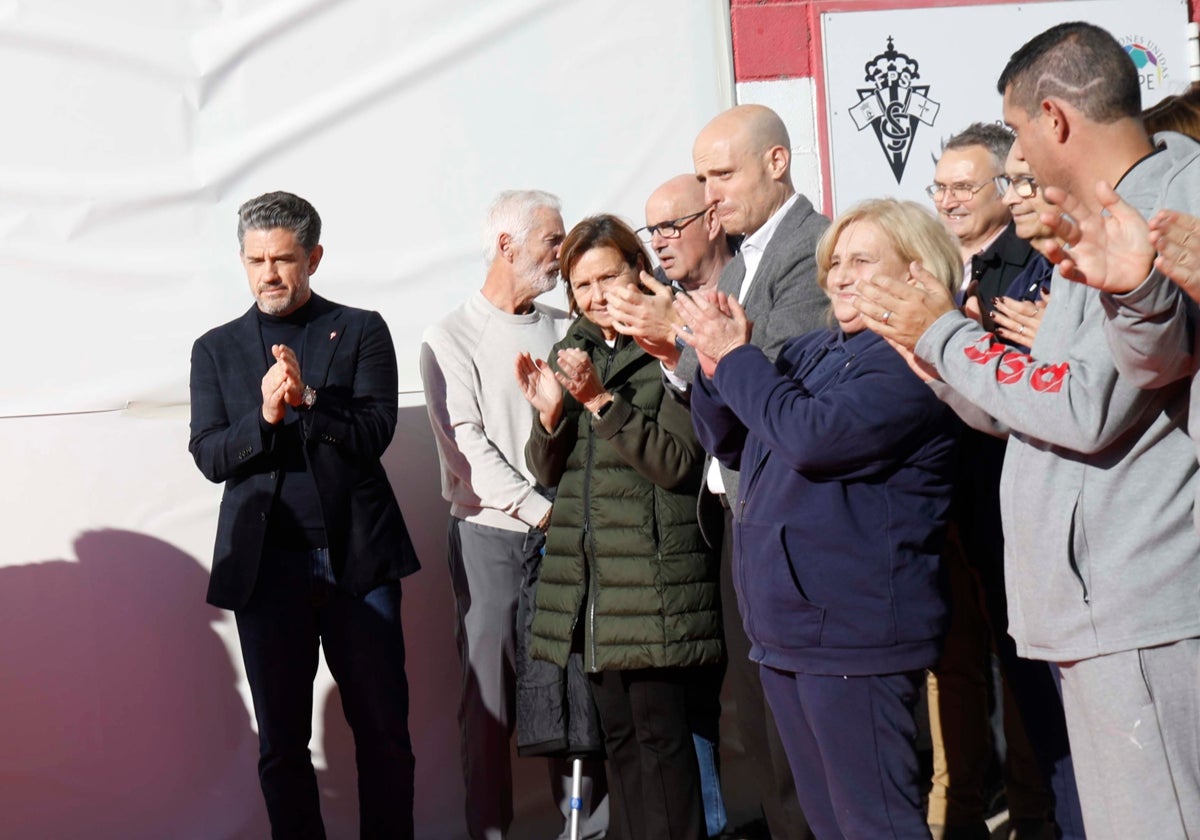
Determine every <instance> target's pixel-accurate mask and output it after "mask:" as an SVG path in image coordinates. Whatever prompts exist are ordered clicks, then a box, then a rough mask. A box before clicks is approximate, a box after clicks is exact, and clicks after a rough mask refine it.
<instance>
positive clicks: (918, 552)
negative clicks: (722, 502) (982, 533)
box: [692, 330, 959, 675]
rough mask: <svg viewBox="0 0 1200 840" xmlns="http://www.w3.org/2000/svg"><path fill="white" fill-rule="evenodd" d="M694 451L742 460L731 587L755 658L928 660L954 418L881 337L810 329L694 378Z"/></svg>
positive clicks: (817, 663) (801, 664)
mask: <svg viewBox="0 0 1200 840" xmlns="http://www.w3.org/2000/svg"><path fill="white" fill-rule="evenodd" d="M692 416H693V421H694V423H695V427H696V434H697V437H698V438H699V440H700V442H701V443H702V444H703V445H704V447H705V449H707V450H708V451H709V452H711V453H713V454H714V455H715V456H716V457H717V458H719V459H720V460H721V461H722V462H723V463H725V464H726V465H727V466H729V467H731V468H734V469H739V470H740V471H741V477H742V488H743V489H742V490H741V491H740V493H739V498H738V502H737V505H736V506H735V509H734V528H735V531H734V583H735V587H736V589H737V593H738V603H739V606H740V607H741V611H742V618H743V621H744V623H745V627H746V633H747V635H748V636H749V637H750V640H751V643H752V647H751V651H750V658H751V659H753V660H755V661H757V662H760V663H762V664H765V665H768V666H770V667H772V668H776V669H779V670H785V671H793V672H797V673H810V674H845V675H866V674H887V673H896V672H900V671H909V670H914V669H918V668H926V667H929V666H932V665H933V664H934V663H935V662H936V660H937V658H938V655H939V652H940V646H941V639H942V635H943V631H944V626H945V621H946V612H947V609H946V602H945V599H944V597H943V593H942V587H941V581H940V575H939V558H940V555H941V552H942V544H943V539H944V535H945V527H946V521H947V515H948V509H949V505H950V496H951V482H952V473H953V466H954V446H955V441H956V437H957V433H958V429H959V423H958V420H957V418H956V417H955V416H954V415H953V413H952V412H951V411H950V409H949V408H948V407H947V406H946V405H945V404H943V403H942V402H941V401H940V400H938V398H937V397H936V396H934V394H933V391H932V390H931V389H930V388H929V387H928V386H927V385H925V384H924V383H923V382H921V381H920V380H919V379H918V378H917V377H916V375H914V374H913V373H912V372H911V371H910V370H909V369H908V366H907V365H906V363H905V362H904V361H903V359H901V357H900V355H899V354H898V353H896V351H894V350H893V349H892V348H891V347H889V346H888V345H887V344H886V343H885V342H884V341H883V339H881V338H879V337H878V336H876V335H874V334H873V333H870V332H868V331H865V330H864V331H863V332H860V333H856V334H854V335H851V336H845V335H844V334H842V333H841V332H840V331H838V332H829V331H823V332H819V333H810V334H808V335H805V336H802V337H800V338H797V339H794V340H792V341H791V342H789V343H788V344H787V345H785V346H784V348H783V350H782V352H781V353H780V356H779V358H778V360H777V361H776V362H775V363H772V362H771V361H769V360H768V359H767V358H766V357H765V356H764V355H763V353H762V351H761V350H759V349H758V348H757V347H754V346H752V345H746V346H744V347H740V348H738V349H736V350H734V351H732V352H731V353H729V354H727V355H726V356H725V357H724V358H723V359H722V360H721V361H720V363H719V364H718V366H717V369H716V373H715V376H714V377H713V379H711V380H710V379H708V378H706V377H705V376H704V375H703V374H702V373H699V374H697V377H696V382H695V385H694V387H693V389H692Z"/></svg>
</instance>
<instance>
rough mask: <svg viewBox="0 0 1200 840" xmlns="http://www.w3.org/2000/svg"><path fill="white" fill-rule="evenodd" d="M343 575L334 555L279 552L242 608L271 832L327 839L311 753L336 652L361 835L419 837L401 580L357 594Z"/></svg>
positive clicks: (267, 556)
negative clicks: (336, 577)
mask: <svg viewBox="0 0 1200 840" xmlns="http://www.w3.org/2000/svg"><path fill="white" fill-rule="evenodd" d="M332 579H333V576H332V572H331V571H330V569H329V552H328V551H326V550H325V549H315V550H311V551H287V550H275V551H267V552H265V553H264V556H263V561H262V567H261V569H260V571H259V578H258V582H257V583H256V584H255V589H254V594H253V595H251V597H250V601H249V603H247V604H246V606H245V607H243V608H242V609H240V610H237V611H236V612H235V613H234V615H235V617H236V618H237V627H238V638H239V640H240V641H241V648H242V659H243V660H244V662H245V665H246V677H247V680H248V682H249V683H250V693H251V695H252V696H253V698H254V716H255V718H256V719H257V721H258V743H259V761H258V775H259V783H260V784H261V786H262V791H263V797H264V798H265V800H266V804H267V815H268V816H269V817H270V819H271V836H272V837H273V838H276V840H284V839H285V838H286V840H292V839H293V838H323V837H324V836H325V829H324V826H323V825H322V822H321V809H320V803H319V796H318V793H317V780H316V774H315V773H314V772H313V766H312V760H311V758H310V756H309V750H308V742H309V739H310V738H311V737H312V711H313V678H314V677H315V676H316V673H317V655H318V650H319V648H324V651H325V661H326V662H327V663H328V664H329V670H330V672H331V673H332V674H333V678H334V680H335V681H336V682H337V685H338V689H339V691H340V692H341V696H342V708H343V710H344V712H345V715H346V722H347V723H349V724H350V729H351V730H352V731H353V733H354V747H355V753H356V758H357V763H358V802H359V825H360V836H361V837H363V838H388V840H393V838H394V839H395V840H403V839H404V838H411V837H412V836H413V771H414V761H413V752H412V742H411V740H410V739H409V733H408V682H407V680H406V679H405V674H404V634H403V631H402V630H401V626H400V583H399V582H396V583H391V584H386V585H384V586H380V587H378V588H376V589H373V590H371V591H370V592H368V593H367V594H366V595H363V596H362V597H359V598H356V597H354V596H351V595H348V594H346V593H345V592H342V591H341V590H340V589H338V588H337V587H336V586H335V585H334V584H333V583H332Z"/></svg>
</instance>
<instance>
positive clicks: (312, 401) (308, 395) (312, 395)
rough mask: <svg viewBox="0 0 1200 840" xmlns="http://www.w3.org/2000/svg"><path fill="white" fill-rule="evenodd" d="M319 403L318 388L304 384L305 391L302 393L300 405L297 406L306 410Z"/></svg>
mask: <svg viewBox="0 0 1200 840" xmlns="http://www.w3.org/2000/svg"><path fill="white" fill-rule="evenodd" d="M316 404H317V389H316V388H314V387H313V386H311V385H305V386H304V393H303V394H301V395H300V405H298V406H296V407H297V408H301V409H304V410H308V409H310V408H312V407H313V406H314V405H316Z"/></svg>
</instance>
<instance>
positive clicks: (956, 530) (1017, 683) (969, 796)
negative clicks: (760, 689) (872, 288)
mask: <svg viewBox="0 0 1200 840" xmlns="http://www.w3.org/2000/svg"><path fill="white" fill-rule="evenodd" d="M1012 144H1013V136H1012V133H1011V132H1009V131H1008V130H1007V129H1006V128H1004V127H1003V126H1000V125H997V124H995V123H972V124H971V125H969V126H967V128H965V129H963V130H962V131H960V132H959V133H957V134H955V135H954V136H952V137H951V138H950V139H949V140H948V141H946V143H945V145H944V147H943V151H942V155H941V157H940V158H939V159H938V162H937V165H936V168H935V170H934V180H933V183H932V184H930V185H929V186H928V187H926V189H925V192H926V193H927V194H928V195H929V197H930V198H931V199H932V200H933V203H934V206H935V207H936V209H937V214H938V218H939V219H940V220H941V222H942V224H943V226H944V227H945V228H946V229H947V230H949V231H950V232H951V233H952V234H954V235H955V236H956V237H957V238H958V241H959V249H960V253H961V254H962V259H963V275H964V277H963V287H964V289H966V295H967V298H966V300H965V301H964V310H965V311H966V312H967V313H968V314H971V316H972V317H974V318H976V319H977V320H980V321H981V323H983V325H984V328H985V329H989V330H996V329H998V325H997V324H996V322H995V320H994V315H993V313H994V312H995V311H996V307H997V306H998V305H999V303H1000V301H998V299H999V298H1002V296H1003V295H1004V293H1005V292H1006V291H1008V287H1009V286H1010V285H1011V283H1012V281H1013V280H1014V279H1015V278H1016V277H1017V276H1018V275H1020V274H1021V273H1022V272H1023V271H1024V270H1025V267H1026V266H1027V265H1028V264H1030V263H1031V262H1033V259H1034V257H1036V256H1037V253H1036V252H1035V251H1033V250H1032V248H1031V246H1030V244H1029V242H1028V241H1027V240H1026V239H1024V238H1022V237H1020V236H1019V235H1018V231H1017V228H1016V225H1014V224H1013V220H1012V215H1011V213H1010V211H1009V205H1008V204H1007V203H1006V200H1005V196H1006V194H1008V190H1007V187H1008V182H1007V181H1006V180H1005V175H1004V166H1005V163H1006V160H1007V158H1008V155H1009V151H1010V149H1011V147H1012ZM1021 188H1022V189H1024V182H1021ZM1004 451H1005V441H1004V440H1003V439H1001V438H997V437H993V436H992V435H988V434H985V433H983V432H978V431H975V430H974V429H965V430H964V431H963V434H962V437H961V440H960V443H959V459H958V469H957V474H956V478H955V495H954V506H953V508H952V512H951V515H952V519H953V523H954V527H953V528H952V530H951V532H950V536H949V538H948V539H947V548H946V553H945V556H944V558H943V559H944V564H943V565H944V568H945V569H946V576H947V580H948V592H949V596H950V601H951V603H952V604H953V610H952V612H951V615H952V618H951V622H950V626H949V628H948V630H947V634H946V645H945V649H944V651H943V653H942V657H941V659H940V660H939V662H938V665H937V667H936V668H934V669H933V671H932V672H931V673H930V676H929V680H928V694H929V717H930V724H931V729H932V745H933V782H932V787H931V789H930V793H929V806H928V819H929V823H930V828H931V831H932V833H933V836H934V838H935V840H955V838H984V837H986V836H987V830H986V826H985V823H984V819H985V817H987V816H989V814H988V813H987V807H988V800H989V799H990V798H991V797H990V796H989V791H988V790H987V789H986V780H987V774H988V769H989V765H990V764H991V763H992V762H993V761H994V760H995V758H994V756H997V755H1003V756H1004V761H1003V766H1002V768H1001V769H1002V778H1003V781H1004V787H1005V789H1006V792H1007V800H1008V808H1009V819H1010V821H1011V823H1012V824H1013V826H1014V828H1015V829H1016V830H1017V836H1018V837H1022V838H1024V837H1031V838H1033V837H1040V836H1041V832H1043V831H1052V830H1053V829H1052V827H1051V826H1050V825H1049V823H1050V820H1051V818H1052V814H1053V811H1054V807H1053V802H1054V799H1053V797H1052V795H1051V792H1050V789H1049V787H1048V786H1047V782H1046V777H1047V773H1044V772H1043V770H1042V769H1041V768H1039V762H1038V760H1037V756H1036V754H1035V753H1034V750H1033V747H1032V746H1031V744H1030V739H1029V738H1028V737H1027V736H1026V734H1025V728H1024V720H1023V719H1024V718H1025V717H1028V716H1030V715H1037V716H1038V718H1039V719H1038V720H1037V721H1032V720H1031V721H1030V724H1031V725H1033V726H1034V727H1035V728H1036V729H1037V731H1039V732H1047V733H1049V734H1053V735H1057V736H1058V738H1057V740H1055V741H1054V743H1055V744H1059V743H1061V744H1062V746H1061V748H1058V747H1056V748H1055V749H1056V750H1058V751H1059V754H1060V755H1061V754H1066V753H1067V752H1068V751H1067V750H1066V747H1065V740H1066V739H1065V725H1064V724H1063V723H1062V713H1061V704H1060V703H1059V702H1058V698H1057V695H1056V694H1055V692H1054V685H1053V682H1052V677H1051V674H1050V671H1049V669H1048V668H1047V666H1045V665H1044V664H1043V663H1026V662H1024V661H1023V660H1019V659H1018V657H1017V655H1016V650H1015V648H1014V646H1013V642H1012V639H1010V638H1009V636H1008V632H1007V630H1008V621H1007V613H1008V604H1007V599H1006V598H1005V591H1004V532H1003V528H1002V527H1001V524H1000V498H999V487H1000V471H1001V467H1002V465H1003V462H1004ZM993 649H994V650H995V652H996V655H997V656H998V658H999V662H1000V673H1001V679H1002V685H1003V686H1004V688H1005V689H1006V690H1007V691H1006V694H1005V697H1004V699H1005V701H1007V702H1004V703H1003V723H1004V726H1003V732H1004V737H1005V749H1004V750H1003V751H1000V750H997V749H994V748H993V743H992V740H993V739H992V729H991V726H990V725H989V706H990V703H991V697H990V695H991V691H989V683H990V682H991V674H992V669H991V654H992V651H993ZM995 688H996V690H999V689H1000V688H1001V685H997V686H995ZM1035 700H1036V701H1038V702H1034V701H1035ZM1039 704H1040V705H1044V706H1045V707H1046V708H1045V710H1042V709H1039V708H1038V707H1039ZM1043 717H1048V718H1049V721H1043V720H1042V719H1041V718H1043ZM1056 723H1057V725H1055V724H1056ZM944 732H945V733H950V734H949V735H948V736H946V737H943V733H944ZM1067 760H1068V761H1069V755H1068V759H1067ZM1052 766H1053V762H1052V761H1051V760H1049V759H1048V760H1047V762H1046V769H1047V770H1049V769H1051V768H1052ZM1068 768H1069V764H1068ZM1060 781H1061V780H1060ZM1064 784H1065V783H1064ZM1066 793H1068V794H1069V793H1073V787H1072V789H1071V790H1070V791H1067V792H1066ZM1060 798H1063V799H1064V804H1067V803H1069V802H1070V801H1073V798H1072V797H1070V796H1065V795H1063V796H1060ZM1076 813H1077V811H1076ZM1076 820H1078V818H1077V817H1076ZM1069 828H1070V826H1069V825H1068V826H1067V829H1068V830H1067V835H1066V836H1068V837H1070V836H1073V835H1072V834H1071V832H1070V830H1069Z"/></svg>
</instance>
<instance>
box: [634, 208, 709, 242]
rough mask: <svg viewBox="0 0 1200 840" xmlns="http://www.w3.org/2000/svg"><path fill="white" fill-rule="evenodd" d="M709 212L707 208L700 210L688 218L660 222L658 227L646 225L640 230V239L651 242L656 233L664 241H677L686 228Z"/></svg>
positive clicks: (638, 232)
mask: <svg viewBox="0 0 1200 840" xmlns="http://www.w3.org/2000/svg"><path fill="white" fill-rule="evenodd" d="M707 212H708V208H707V207H705V208H704V209H703V210H699V211H697V212H695V213H691V214H689V215H687V216H680V217H679V218H678V219H669V220H667V221H665V222H659V223H658V224H656V225H646V226H645V227H642V228H638V229H637V235H638V239H640V240H642V241H643V242H649V241H650V240H651V239H653V238H654V234H656V233H657V234H658V235H659V236H661V237H662V238H663V239H676V238H678V237H679V234H680V233H682V232H683V229H684V228H685V227H687V226H688V225H690V224H691V223H692V222H694V221H696V219H699V218H700V217H701V216H703V215H704V214H705V213H707Z"/></svg>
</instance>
